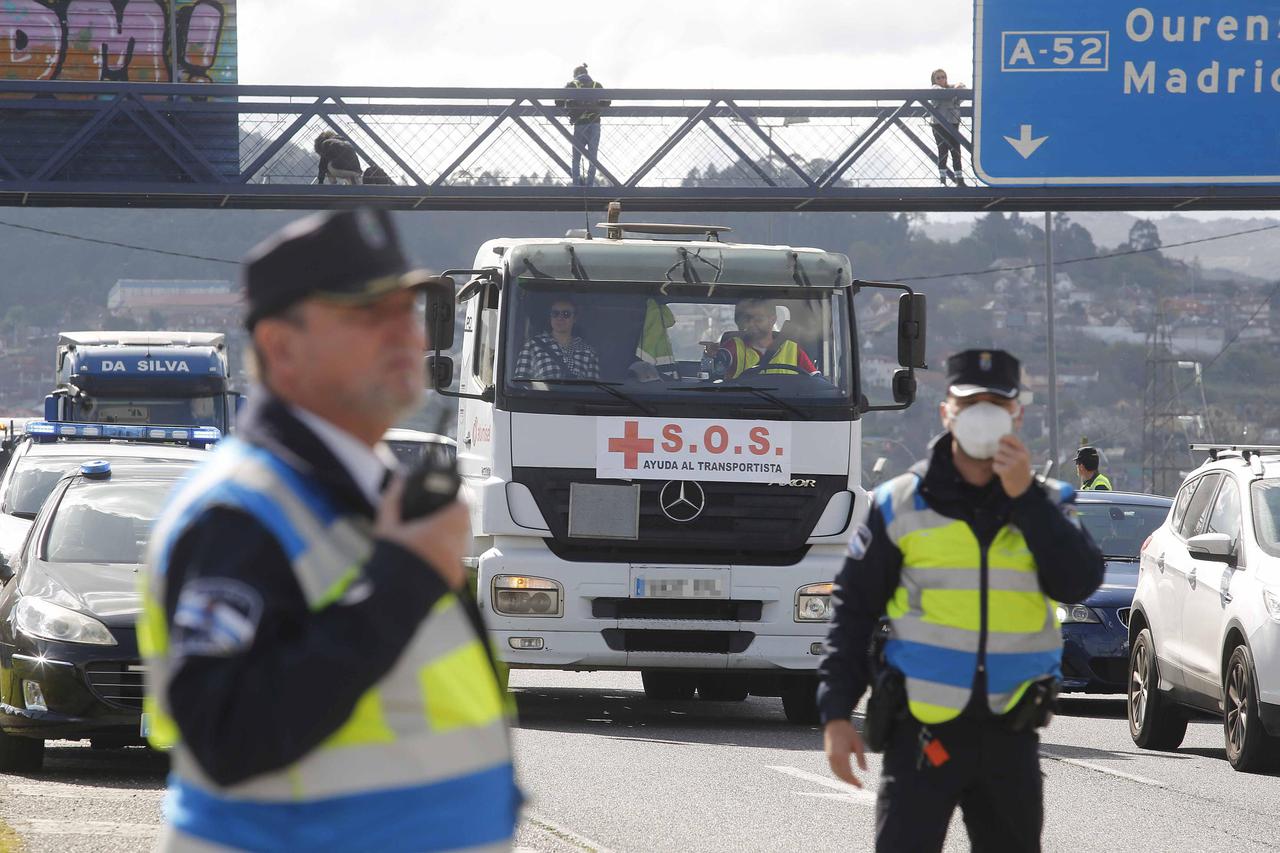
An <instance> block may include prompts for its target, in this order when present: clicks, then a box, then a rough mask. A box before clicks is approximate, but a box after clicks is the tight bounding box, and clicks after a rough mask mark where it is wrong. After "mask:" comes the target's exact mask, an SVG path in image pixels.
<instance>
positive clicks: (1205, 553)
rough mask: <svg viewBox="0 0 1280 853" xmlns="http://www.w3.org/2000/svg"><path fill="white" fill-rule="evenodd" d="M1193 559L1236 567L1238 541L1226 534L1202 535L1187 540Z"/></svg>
mask: <svg viewBox="0 0 1280 853" xmlns="http://www.w3.org/2000/svg"><path fill="white" fill-rule="evenodd" d="M1187 552H1188V553H1189V554H1191V557H1192V559H1196V560H1205V561H1206V562H1210V563H1225V564H1226V565H1228V566H1234V565H1236V540H1234V539H1232V538H1231V537H1230V536H1228V535H1227V534H1225V533H1201V534H1200V535H1199V536H1192V537H1191V538H1190V539H1188V540H1187Z"/></svg>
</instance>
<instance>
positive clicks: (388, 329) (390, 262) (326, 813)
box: [139, 210, 520, 851]
mask: <svg viewBox="0 0 1280 853" xmlns="http://www.w3.org/2000/svg"><path fill="white" fill-rule="evenodd" d="M243 279H244V282H245V301H246V305H247V315H248V316H247V321H246V325H247V326H248V329H249V332H250V335H251V337H252V345H253V349H254V352H255V354H256V356H257V364H258V373H259V380H260V384H259V385H258V387H256V388H255V389H254V392H253V394H252V395H251V398H250V402H249V406H248V408H247V409H246V411H245V412H244V413H243V414H242V416H241V418H240V421H239V431H238V433H237V434H236V437H235V438H232V439H229V440H227V441H224V442H223V443H222V444H221V445H220V446H219V447H218V449H217V450H216V451H215V453H214V454H213V456H212V458H211V459H210V460H209V461H208V462H207V463H206V464H205V465H204V466H203V467H202V468H201V469H200V470H199V471H198V472H197V473H196V474H195V475H194V476H193V478H192V479H191V480H190V481H189V482H188V483H187V484H186V486H185V487H184V488H181V489H180V490H179V491H178V492H177V493H176V494H175V495H174V496H173V498H172V499H171V501H170V504H169V508H168V510H167V512H166V513H165V514H164V515H163V516H162V517H161V518H160V520H159V521H158V522H157V524H156V527H155V531H154V535H153V537H152V540H151V545H150V551H149V554H148V560H147V566H146V569H145V572H144V577H143V588H144V598H143V616H142V619H141V623H140V625H139V644H140V647H141V649H142V652H143V655H144V657H145V660H146V665H147V672H148V685H147V687H148V691H147V696H146V700H145V702H146V704H145V713H146V717H145V718H144V719H145V720H147V721H148V722H147V723H144V727H146V726H147V725H149V726H150V737H151V742H152V743H153V744H154V745H156V746H159V747H171V748H172V750H173V752H172V755H173V771H172V775H171V776H170V780H169V795H168V799H167V806H166V817H167V821H168V827H167V829H166V833H165V836H164V838H163V839H162V842H161V845H160V846H161V849H163V850H167V851H188V850H189V851H208V850H214V849H218V850H223V849H246V850H265V849H272V850H351V849H367V850H437V851H441V850H462V849H465V850H480V849H484V850H498V849H502V850H505V849H508V847H509V845H510V843H511V839H512V837H513V834H514V831H515V826H516V820H517V812H518V810H519V806H520V793H519V791H518V789H517V787H516V783H515V778H514V772H513V768H512V754H511V744H510V740H509V736H508V731H507V700H506V696H505V693H504V691H503V690H502V688H501V687H500V686H499V685H500V681H501V680H500V677H499V675H498V670H497V666H496V664H495V663H494V661H493V658H492V656H491V653H490V651H489V647H488V644H487V640H486V637H485V633H484V628H483V625H482V624H481V620H480V614H479V612H478V611H477V610H476V608H475V604H474V602H473V601H472V599H470V597H469V596H468V595H467V594H466V593H465V592H463V591H462V587H463V585H464V584H465V582H466V576H465V572H464V570H463V567H462V557H463V555H464V554H466V553H467V550H468V547H469V545H470V526H469V521H468V517H469V514H468V511H467V508H466V507H465V506H464V505H463V504H462V503H459V502H454V503H452V504H450V505H448V506H446V507H444V508H442V509H440V510H438V511H437V512H435V513H432V514H430V515H427V516H425V517H423V518H417V519H413V520H404V519H402V518H401V514H400V505H401V503H400V502H401V495H402V493H403V491H404V488H403V485H402V483H401V481H400V480H399V479H398V478H397V477H394V476H393V475H392V472H393V471H394V470H395V457H394V456H393V455H391V454H390V452H389V451H388V450H387V449H386V447H385V446H384V445H383V444H382V443H381V436H382V435H383V433H384V432H385V431H386V430H387V428H388V427H390V426H391V425H392V424H393V423H394V422H395V421H396V420H397V419H398V418H399V417H401V416H402V415H403V414H404V413H405V412H407V411H409V410H410V409H412V408H413V407H414V406H415V405H416V404H417V403H418V402H419V400H420V399H421V397H422V389H423V387H424V385H425V380H426V377H425V375H424V370H423V352H424V351H425V349H426V340H425V335H424V322H423V315H422V311H421V305H420V301H419V299H420V293H419V291H420V290H421V289H422V288H424V287H427V286H430V285H431V284H432V283H433V282H435V283H439V284H444V283H445V282H443V281H441V280H439V279H435V278H434V277H433V276H430V275H428V274H427V273H425V272H424V271H421V270H412V269H410V268H409V266H408V264H407V262H406V260H405V258H404V256H403V255H402V254H401V250H400V246H399V242H398V239H397V237H396V234H395V231H394V230H393V228H392V222H391V219H390V215H389V214H387V213H385V212H373V211H369V210H359V211H354V212H344V213H338V214H331V215H317V216H314V217H311V218H308V219H305V220H302V221H300V222H297V223H295V224H293V225H291V226H289V227H287V228H286V229H284V230H283V231H281V232H280V233H279V234H277V235H276V236H275V237H274V238H272V239H271V240H269V241H268V242H266V243H264V244H262V245H261V246H259V247H258V248H256V249H255V250H254V251H253V252H252V253H251V255H250V256H249V259H248V260H247V262H246V263H245V266H244V269H243Z"/></svg>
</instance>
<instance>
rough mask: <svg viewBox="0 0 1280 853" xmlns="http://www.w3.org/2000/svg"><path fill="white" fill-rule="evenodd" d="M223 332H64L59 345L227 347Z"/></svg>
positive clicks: (59, 339)
mask: <svg viewBox="0 0 1280 853" xmlns="http://www.w3.org/2000/svg"><path fill="white" fill-rule="evenodd" d="M226 343H227V336H226V335H224V334H222V333H221V332H137V331H122V332H62V333H60V334H59V335H58V346H63V345H64V344H69V345H71V346H76V347H82V346H110V347H118V346H136V347H165V346H172V347H218V348H221V347H225V346H226Z"/></svg>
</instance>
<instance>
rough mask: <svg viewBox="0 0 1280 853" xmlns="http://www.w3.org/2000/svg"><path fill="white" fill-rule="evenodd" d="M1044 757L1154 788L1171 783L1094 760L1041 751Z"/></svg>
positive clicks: (1163, 786) (1167, 785) (1164, 786)
mask: <svg viewBox="0 0 1280 853" xmlns="http://www.w3.org/2000/svg"><path fill="white" fill-rule="evenodd" d="M1040 756H1041V757H1042V758H1048V759H1049V760H1050V761H1061V762H1062V763H1063V764H1071V765H1073V766H1075V767H1082V768H1084V769H1085V770H1092V771H1093V772H1094V773H1105V774H1107V775H1108V776H1115V777H1116V778H1118V779H1128V780H1129V781H1130V782H1137V783H1138V784H1140V785H1151V786H1152V787H1154V788H1167V787H1169V783H1167V782H1161V781H1160V780H1159V779H1151V778H1149V777H1147V776H1139V775H1137V774H1136V773H1125V772H1124V771H1123V770H1112V769H1111V768H1110V767H1104V766H1103V765H1101V764H1094V763H1093V762H1092V761H1081V760H1080V759H1078V758H1064V757H1062V756H1060V755H1054V754H1052V753H1049V752H1042V753H1040Z"/></svg>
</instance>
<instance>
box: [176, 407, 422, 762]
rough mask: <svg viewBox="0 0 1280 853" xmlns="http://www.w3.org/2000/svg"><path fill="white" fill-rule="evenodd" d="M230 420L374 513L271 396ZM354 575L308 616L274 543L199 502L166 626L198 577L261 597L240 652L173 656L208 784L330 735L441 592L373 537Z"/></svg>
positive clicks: (191, 738)
mask: <svg viewBox="0 0 1280 853" xmlns="http://www.w3.org/2000/svg"><path fill="white" fill-rule="evenodd" d="M238 426H239V433H238V438H240V439H241V440H243V441H247V442H249V443H251V444H254V445H258V446H260V447H264V448H268V449H270V450H271V451H273V452H275V453H277V454H279V455H280V456H282V457H283V458H284V459H285V460H286V461H287V462H288V463H289V464H290V465H291V466H293V467H294V468H296V469H297V470H298V471H300V472H302V473H303V474H304V475H305V476H307V477H313V478H315V479H316V480H317V481H318V482H319V484H320V487H321V488H322V489H324V491H325V492H326V493H327V496H328V497H329V498H330V499H332V500H333V501H334V502H335V504H336V505H337V506H339V507H340V508H343V509H345V510H347V511H349V512H351V513H355V514H359V515H362V516H365V517H367V518H372V517H373V514H374V508H373V507H372V506H370V505H369V502H368V500H367V499H366V498H365V496H364V494H363V493H362V492H361V491H360V489H359V488H358V487H357V486H356V484H355V483H354V482H353V481H352V480H351V478H350V476H349V475H348V474H347V471H346V469H345V468H344V467H343V466H342V465H341V464H340V463H339V462H338V460H337V459H335V458H334V457H333V455H332V454H331V453H330V452H329V450H328V448H327V447H326V446H325V445H324V444H323V442H321V441H320V439H319V438H317V437H316V435H315V434H314V433H313V432H311V431H310V430H309V429H307V427H306V426H304V425H303V424H302V423H301V422H300V421H299V420H298V419H297V418H295V417H294V416H293V414H292V413H290V411H289V410H288V408H287V407H286V406H285V405H284V404H283V403H282V402H281V401H280V400H279V399H277V398H275V397H273V396H271V395H270V394H268V393H266V392H265V391H264V392H263V393H261V394H258V395H255V396H254V397H253V398H252V399H251V400H250V401H249V405H248V407H247V408H246V411H245V412H244V414H243V415H242V416H241V419H240V422H239V424H238ZM363 574H364V578H365V580H367V581H368V587H367V588H368V590H369V594H368V595H367V596H366V597H364V598H362V599H360V600H358V601H355V602H350V603H348V602H346V601H344V600H340V601H337V602H335V603H333V604H330V605H328V606H327V607H325V608H324V609H323V610H320V611H317V612H315V613H313V612H311V610H310V609H309V608H308V606H307V602H306V600H305V598H304V597H303V594H302V590H301V588H299V586H298V584H297V581H296V580H295V579H294V575H293V570H292V567H291V566H290V564H289V560H288V559H287V558H286V556H285V553H284V551H283V550H282V549H281V547H280V545H279V544H278V543H277V541H276V539H275V538H274V537H273V536H272V535H271V534H270V533H268V532H267V530H266V528H264V527H263V526H262V525H260V524H259V523H258V522H257V521H256V520H255V519H254V518H253V517H252V516H250V515H248V514H246V513H244V512H240V511H239V510H234V509H228V508H213V509H209V510H207V511H206V512H204V514H203V515H201V516H200V517H199V518H198V519H197V520H196V521H195V522H194V523H193V524H192V525H191V526H190V528H189V529H188V530H187V531H186V533H184V534H183V535H182V537H181V538H180V539H179V540H178V541H177V542H176V543H175V545H174V548H173V552H172V555H171V558H170V561H169V567H168V579H167V584H166V589H165V592H166V595H165V602H164V606H165V613H166V617H167V622H168V623H169V625H170V626H172V624H173V615H174V610H175V607H176V604H177V602H178V599H179V597H180V595H181V594H182V590H183V587H184V586H185V585H187V584H190V583H192V582H193V581H196V580H198V579H199V580H205V581H208V580H209V579H231V580H234V581H238V582H240V583H243V584H247V585H249V586H251V587H252V588H253V589H254V590H255V591H256V592H257V593H258V594H259V595H260V596H261V599H262V605H263V606H262V609H261V617H260V619H259V621H258V625H257V630H256V633H254V635H253V639H252V643H251V645H250V646H249V647H248V648H247V649H245V650H244V651H242V652H241V653H238V654H232V655H230V656H226V657H206V656H196V655H191V656H188V657H182V656H181V654H180V652H179V650H178V649H177V648H175V649H174V650H173V652H172V653H173V654H174V659H173V661H172V666H173V674H172V679H171V680H170V682H169V696H168V700H169V708H170V710H171V712H172V714H173V717H174V719H175V721H176V722H177V724H178V728H179V730H180V731H181V733H182V740H183V742H184V743H185V745H186V746H187V747H188V748H189V749H190V750H191V752H192V754H193V755H194V756H195V758H196V760H197V761H198V762H199V763H200V766H201V767H202V768H203V769H204V771H205V772H206V773H207V774H208V775H209V777H210V778H211V779H213V780H214V781H215V782H217V783H219V784H221V785H232V784H235V783H237V782H241V781H244V780H245V779H248V778H250V777H252V776H255V775H258V774H261V773H265V772H268V771H272V770H276V769H279V768H282V767H286V766H288V765H290V764H292V763H294V762H296V761H297V760H298V759H300V758H302V757H303V756H304V755H306V754H307V753H308V752H310V751H311V750H312V749H313V748H315V747H316V746H317V745H319V744H320V743H321V742H322V741H324V740H325V738H327V737H328V736H329V735H331V734H332V733H333V732H335V731H337V729H338V728H339V727H340V726H341V725H342V724H343V723H344V722H346V720H347V718H348V717H349V716H350V715H351V711H352V709H353V708H354V707H355V704H356V700H357V699H359V698H360V696H361V695H362V694H364V693H365V691H367V690H368V689H369V688H371V687H372V686H373V685H374V684H376V683H377V682H378V681H379V680H380V679H381V678H382V677H383V676H384V675H386V673H387V672H388V671H389V670H390V669H391V667H392V666H393V665H394V664H395V662H396V660H397V659H398V658H399V657H400V653H401V652H402V651H403V650H404V648H405V646H406V645H408V642H409V640H410V639H411V638H412V636H413V634H414V632H415V631H417V629H418V626H419V624H420V623H421V622H422V620H423V619H424V618H425V617H426V616H427V613H428V612H429V611H430V609H431V607H432V605H434V604H435V603H436V602H437V601H438V600H439V599H440V598H441V596H443V595H444V594H445V592H446V591H447V590H446V587H445V584H444V582H443V581H442V580H441V579H440V576H439V575H437V574H436V572H435V571H433V570H432V569H431V567H430V566H429V565H427V564H426V563H424V562H423V561H422V560H421V559H419V558H418V557H417V556H416V555H415V554H413V553H411V552H409V551H407V550H405V549H404V548H402V547H400V546H399V545H395V544H393V543H391V542H387V541H382V540H379V541H378V542H377V543H376V545H375V547H374V551H373V554H372V556H371V557H370V559H369V560H368V562H366V563H365V565H364V567H363Z"/></svg>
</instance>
